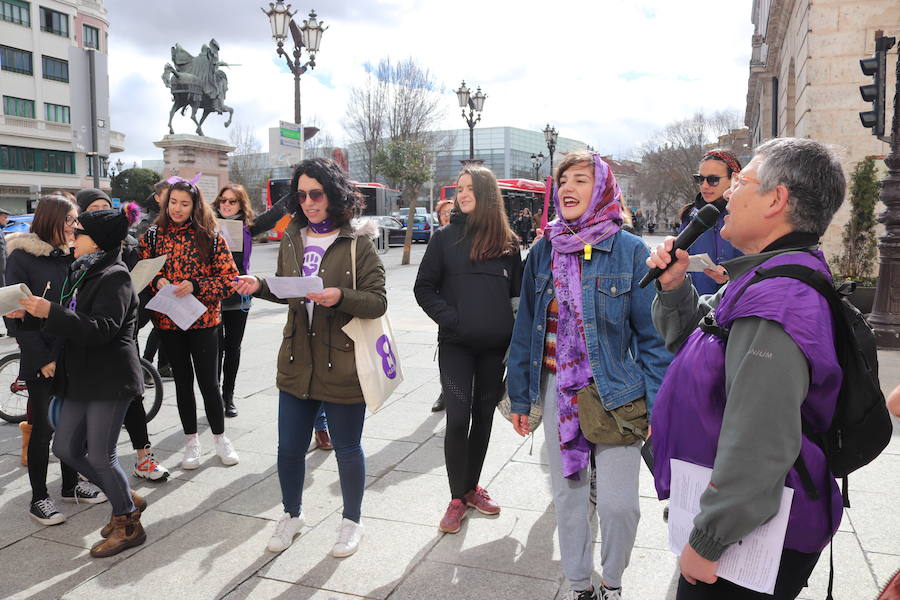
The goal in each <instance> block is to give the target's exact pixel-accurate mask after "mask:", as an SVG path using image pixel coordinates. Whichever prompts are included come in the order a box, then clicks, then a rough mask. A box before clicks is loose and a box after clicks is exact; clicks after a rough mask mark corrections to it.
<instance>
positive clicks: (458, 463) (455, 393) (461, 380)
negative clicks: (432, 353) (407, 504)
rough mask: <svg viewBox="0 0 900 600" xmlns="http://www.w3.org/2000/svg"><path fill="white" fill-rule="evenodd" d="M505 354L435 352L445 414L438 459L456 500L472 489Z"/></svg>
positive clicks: (453, 348) (459, 349)
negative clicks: (442, 450)
mask: <svg viewBox="0 0 900 600" xmlns="http://www.w3.org/2000/svg"><path fill="white" fill-rule="evenodd" d="M504 354H505V350H475V349H472V348H467V347H465V346H459V345H456V344H449V343H446V342H442V343H440V345H439V348H438V366H439V367H440V371H441V389H442V390H443V394H444V405H445V407H446V411H447V431H446V434H445V437H444V460H445V461H446V463H447V478H448V479H449V480H450V495H451V496H452V497H453V498H454V499H460V500H461V499H462V498H463V496H465V495H466V493H467V492H469V491H470V490H472V489H474V488H475V486H476V485H478V480H479V479H480V477H481V467H482V466H483V465H484V456H485V455H486V454H487V448H488V442H489V441H490V439H491V425H492V424H493V422H494V409H495V408H496V407H497V403H498V402H499V401H500V394H501V393H502V386H503V355H504Z"/></svg>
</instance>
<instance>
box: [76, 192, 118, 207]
mask: <svg viewBox="0 0 900 600" xmlns="http://www.w3.org/2000/svg"><path fill="white" fill-rule="evenodd" d="M94 200H106V201H107V202H109V206H110V208H112V200H110V199H109V196H107V195H106V192H104V191H103V190H98V189H97V188H86V189H83V190H81V191H80V192H78V193H77V194H75V201H76V202H78V209H79V210H80V211H81V212H84V211H86V210H87V207H88V206H90V205H91V202H93V201H94Z"/></svg>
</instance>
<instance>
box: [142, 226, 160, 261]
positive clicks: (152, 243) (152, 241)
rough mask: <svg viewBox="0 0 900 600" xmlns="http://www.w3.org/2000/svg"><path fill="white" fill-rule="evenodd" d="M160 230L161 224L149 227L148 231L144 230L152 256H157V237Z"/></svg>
mask: <svg viewBox="0 0 900 600" xmlns="http://www.w3.org/2000/svg"><path fill="white" fill-rule="evenodd" d="M158 232H159V225H156V224H153V225H151V226H150V227H148V228H147V231H145V232H144V239H145V240H147V248H149V249H150V254H151V255H152V256H156V237H157V233H158Z"/></svg>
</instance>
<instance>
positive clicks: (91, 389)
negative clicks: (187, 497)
mask: <svg viewBox="0 0 900 600" xmlns="http://www.w3.org/2000/svg"><path fill="white" fill-rule="evenodd" d="M129 214H133V216H134V217H135V218H136V217H137V210H135V211H134V212H133V213H129ZM128 226H129V219H128V216H127V215H126V212H125V211H121V210H118V209H116V210H108V209H105V210H96V211H90V212H86V213H84V214H82V215H81V216H80V217H79V221H78V223H77V226H76V229H75V234H76V237H75V249H74V255H75V262H73V263H72V265H71V267H70V269H69V273H68V276H67V278H66V280H65V282H64V283H63V287H62V290H63V294H62V296H61V297H60V299H59V302H58V303H57V302H51V301H49V300H47V299H46V298H41V297H37V296H31V297H30V298H27V299H25V300H20V304H22V305H23V306H24V307H25V310H26V311H27V312H28V314H29V315H31V316H32V317H36V318H37V319H40V320H41V323H42V329H43V330H44V331H46V332H48V333H51V334H53V335H56V336H58V337H59V338H60V339H61V340H63V348H62V352H61V354H60V357H59V370H58V371H56V373H55V376H54V382H53V393H54V395H55V396H57V397H58V398H61V399H65V400H64V401H63V402H62V407H61V409H60V413H59V422H58V423H57V426H56V434H55V435H54V438H53V452H54V453H55V454H56V455H57V456H59V457H60V459H61V460H64V461H66V463H68V464H70V465H72V466H73V467H74V468H76V469H77V470H78V471H79V472H81V473H83V474H85V475H86V476H87V477H88V478H89V479H90V480H92V481H95V482H97V483H98V484H99V485H100V487H101V488H102V489H103V491H104V493H105V494H106V495H107V496H108V497H109V500H110V504H112V512H113V516H112V519H111V520H110V522H109V524H108V525H107V526H105V527H104V528H103V529H102V530H101V537H102V539H101V540H100V541H99V542H97V543H96V544H94V545H93V546H92V547H91V556H93V557H95V558H104V557H108V556H113V555H115V554H118V553H120V552H122V551H123V550H126V549H128V548H132V547H134V546H139V545H141V544H143V543H144V541H145V540H146V537H147V536H146V534H145V533H144V529H143V527H142V526H141V512H142V510H144V509H145V508H146V507H147V503H146V502H145V501H144V500H143V498H141V497H140V496H138V495H137V494H135V493H134V492H133V491H131V489H130V488H129V485H128V478H127V477H126V476H125V473H124V472H123V471H122V468H121V466H120V465H119V459H118V456H117V454H116V444H117V442H118V439H119V431H120V430H121V428H122V422H123V420H124V418H125V411H126V410H127V409H128V407H129V406H130V405H132V404H133V403H134V402H136V401H139V399H140V396H141V394H142V392H143V381H142V378H141V365H140V363H139V362H138V352H137V345H136V344H135V343H134V327H135V324H136V322H137V304H138V301H137V296H136V295H135V293H134V290H133V289H132V287H131V277H130V275H129V273H128V268H127V267H126V266H125V264H124V263H122V260H121V248H122V241H123V240H124V239H125V236H126V235H127V234H128ZM98 364H102V365H103V366H104V368H103V369H98V368H97V365H98Z"/></svg>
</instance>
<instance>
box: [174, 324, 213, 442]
mask: <svg viewBox="0 0 900 600" xmlns="http://www.w3.org/2000/svg"><path fill="white" fill-rule="evenodd" d="M159 333H160V340H161V341H162V345H163V348H165V350H166V354H167V355H168V357H169V361H170V364H171V365H172V376H173V377H174V378H175V397H176V399H177V401H178V416H179V417H181V426H182V427H183V428H184V433H186V434H188V435H191V434H194V433H197V401H196V399H195V398H194V374H195V373H196V375H197V386H198V387H199V388H200V393H201V394H202V395H203V406H204V407H205V408H206V419H207V420H208V421H209V427H210V429H212V432H213V433H214V434H216V435H219V434H221V433H224V432H225V406H224V405H223V404H222V395H221V394H220V393H219V384H218V381H216V375H217V373H216V371H217V366H218V365H217V358H216V357H217V356H218V354H219V349H218V348H219V343H218V342H219V340H218V327H205V328H203V329H188V330H187V331H181V330H180V329H179V330H177V331H170V330H159Z"/></svg>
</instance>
